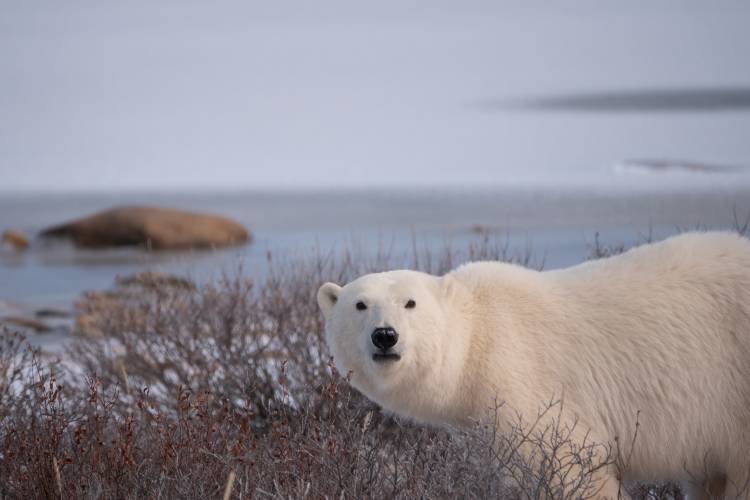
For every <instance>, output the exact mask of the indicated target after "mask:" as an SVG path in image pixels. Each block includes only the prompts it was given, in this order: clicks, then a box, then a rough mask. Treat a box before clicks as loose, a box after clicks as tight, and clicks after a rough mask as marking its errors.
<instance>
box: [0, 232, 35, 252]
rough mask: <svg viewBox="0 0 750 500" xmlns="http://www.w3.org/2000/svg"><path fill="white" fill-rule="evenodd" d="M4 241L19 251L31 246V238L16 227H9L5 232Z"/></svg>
mask: <svg viewBox="0 0 750 500" xmlns="http://www.w3.org/2000/svg"><path fill="white" fill-rule="evenodd" d="M2 242H3V243H4V244H6V245H9V246H11V247H13V248H14V249H15V250H18V251H19V252H20V251H22V250H26V249H27V248H28V247H29V240H28V239H26V236H25V235H24V234H23V233H22V232H21V231H16V230H15V229H8V230H7V231H5V232H4V233H3V238H2Z"/></svg>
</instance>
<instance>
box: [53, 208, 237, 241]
mask: <svg viewBox="0 0 750 500" xmlns="http://www.w3.org/2000/svg"><path fill="white" fill-rule="evenodd" d="M41 235H42V236H45V237H61V238H70V239H71V240H72V241H73V243H74V244H75V245H76V246H79V247H82V248H107V247H121V246H141V247H145V248H149V249H154V250H172V249H189V248H218V247H225V246H231V245H239V244H242V243H247V242H249V241H250V234H249V233H248V231H247V230H246V229H245V228H244V227H242V226H241V225H239V224H238V223H236V222H234V221H232V220H229V219H226V218H224V217H220V216H216V215H208V214H197V213H191V212H183V211H180V210H172V209H165V208H156V207H119V208H113V209H110V210H106V211H104V212H99V213H96V214H93V215H91V216H89V217H85V218H83V219H78V220H75V221H72V222H69V223H67V224H62V225H60V226H55V227H51V228H48V229H45V230H44V231H42V233H41Z"/></svg>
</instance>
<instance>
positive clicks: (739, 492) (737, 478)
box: [725, 466, 750, 500]
mask: <svg viewBox="0 0 750 500" xmlns="http://www.w3.org/2000/svg"><path fill="white" fill-rule="evenodd" d="M725 498H728V499H735V498H736V499H739V500H750V471H748V467H747V466H745V467H738V468H736V469H735V470H732V471H729V474H728V475H727V477H726V497H725Z"/></svg>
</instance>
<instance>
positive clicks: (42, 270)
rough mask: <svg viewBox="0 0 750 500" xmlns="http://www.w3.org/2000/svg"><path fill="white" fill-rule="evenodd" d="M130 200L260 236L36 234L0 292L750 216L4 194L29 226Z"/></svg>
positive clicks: (282, 198)
mask: <svg viewBox="0 0 750 500" xmlns="http://www.w3.org/2000/svg"><path fill="white" fill-rule="evenodd" d="M125 204H154V205H161V206H169V207H177V208H183V209H188V210H194V211H208V212H213V213H218V214H222V215H226V216H228V217H231V218H234V219H236V220H237V221H239V222H240V223H242V224H244V225H245V226H246V227H248V228H249V229H250V230H251V232H252V234H253V238H254V241H253V243H251V244H249V245H246V246H242V247H236V248H229V249H224V250H217V251H201V252H183V253H169V252H168V253H158V252H157V253H154V252H146V251H142V250H136V249H118V250H108V251H82V250H75V249H74V248H72V247H70V246H66V245H52V246H50V245H46V244H44V243H43V242H42V241H39V240H34V241H33V242H32V247H31V248H30V249H29V250H28V251H27V252H25V253H22V254H16V253H14V252H11V251H9V250H8V249H4V250H3V252H2V253H0V302H5V303H6V305H7V304H9V303H10V304H17V305H22V306H23V307H24V308H26V307H30V306H45V305H62V306H66V305H69V304H70V303H71V302H72V301H73V300H75V298H76V297H78V296H79V295H80V293H81V292H82V291H84V290H99V289H105V288H107V287H109V286H110V285H111V284H112V282H113V279H114V278H115V276H117V275H127V274H130V273H133V272H136V271H139V270H147V269H150V270H157V271H163V272H168V273H177V274H188V275H190V276H192V277H193V278H195V279H197V280H199V281H205V280H209V279H212V278H215V277H217V276H219V275H220V273H221V272H222V271H233V270H234V269H236V268H237V267H238V266H242V267H243V270H244V272H245V273H247V274H250V275H256V276H258V275H262V274H263V273H264V272H265V271H266V269H267V266H268V263H267V256H268V254H269V253H270V254H271V255H272V256H273V258H274V260H275V261H279V262H283V260H284V259H289V258H298V257H303V256H310V255H312V254H314V253H316V252H324V253H326V252H330V251H334V252H335V251H341V250H353V251H355V252H357V253H358V254H359V255H362V256H367V255H373V254H375V253H376V252H378V251H381V252H382V251H385V252H388V253H390V254H391V255H392V256H394V257H395V259H396V260H397V261H398V259H400V258H405V257H408V256H410V255H412V252H413V251H414V248H415V245H416V248H417V249H418V250H420V251H421V250H423V249H425V248H431V249H441V248H444V247H445V246H446V245H450V246H451V247H453V248H455V249H461V248H464V247H466V245H467V243H468V242H469V241H472V240H476V239H477V238H478V236H477V234H476V231H477V227H478V226H479V227H481V228H482V229H484V230H488V231H489V232H490V233H491V235H492V237H493V238H498V239H500V240H505V239H507V240H508V241H509V248H510V251H511V253H518V254H521V253H523V252H525V251H526V250H527V248H531V249H532V251H533V253H534V256H535V259H536V262H537V263H542V262H543V263H544V266H545V268H557V267H561V266H568V265H572V264H576V263H578V262H580V261H582V260H583V259H584V258H585V256H586V254H587V251H588V246H589V245H591V244H592V243H593V241H594V237H595V234H596V232H599V233H600V234H601V241H602V242H603V243H610V244H618V243H625V244H628V245H630V244H634V243H638V242H640V241H643V238H645V237H647V236H648V235H651V237H653V238H655V239H658V238H663V237H665V236H667V235H670V234H673V233H676V232H678V231H680V230H684V229H689V228H695V227H708V228H730V227H731V226H732V225H733V223H734V214H735V213H736V214H737V216H738V217H739V218H740V219H744V218H745V217H747V216H748V215H750V189H748V188H745V187H742V186H740V187H731V186H724V187H717V186H715V185H714V186H712V187H710V188H702V189H701V188H698V187H695V188H692V189H689V190H686V189H682V190H679V191H672V190H666V189H641V190H640V191H638V192H632V191H618V190H616V189H609V190H607V191H599V192H598V191H596V190H591V189H587V190H567V191H559V190H558V191H554V190H547V189H536V190H532V189H527V190H520V189H514V190H510V189H509V190H504V191H503V190H486V191H479V190H473V191H461V190H425V191H393V190H383V191H374V190H360V191H351V190H349V191H341V190H340V191H278V192H270V191H261V192H249V191H248V192H234V193H230V192H225V193H205V192H204V193H181V194H179V193H117V194H113V193H98V194H96V193H89V194H83V193H68V194H30V193H29V194H22V195H21V194H7V195H3V196H2V197H0V228H2V229H5V228H9V227H13V228H16V229H19V230H22V231H24V232H25V233H27V234H30V235H32V234H35V233H37V232H38V231H39V230H41V229H42V228H44V227H46V226H49V225H53V224H57V223H60V222H63V221H66V220H69V219H72V218H76V217H80V216H83V215H86V214H89V213H91V212H94V211H97V210H101V209H105V208H109V207H111V206H114V205H125ZM311 293H312V291H311Z"/></svg>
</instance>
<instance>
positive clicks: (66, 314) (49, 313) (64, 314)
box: [34, 307, 73, 318]
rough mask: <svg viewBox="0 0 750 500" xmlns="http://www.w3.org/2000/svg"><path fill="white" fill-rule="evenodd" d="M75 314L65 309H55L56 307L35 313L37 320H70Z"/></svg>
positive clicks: (38, 310)
mask: <svg viewBox="0 0 750 500" xmlns="http://www.w3.org/2000/svg"><path fill="white" fill-rule="evenodd" d="M72 315H73V314H72V313H71V312H70V311H66V310H65V309H55V308H54V307H45V308H43V309H37V310H36V311H34V316H36V317H37V318H70V317H71V316H72Z"/></svg>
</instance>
